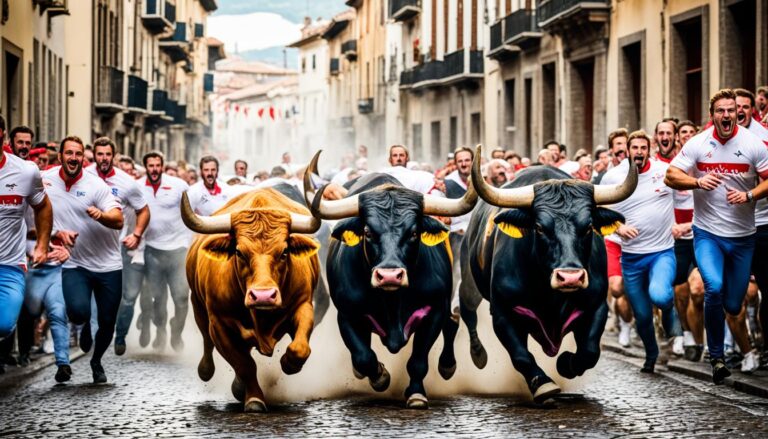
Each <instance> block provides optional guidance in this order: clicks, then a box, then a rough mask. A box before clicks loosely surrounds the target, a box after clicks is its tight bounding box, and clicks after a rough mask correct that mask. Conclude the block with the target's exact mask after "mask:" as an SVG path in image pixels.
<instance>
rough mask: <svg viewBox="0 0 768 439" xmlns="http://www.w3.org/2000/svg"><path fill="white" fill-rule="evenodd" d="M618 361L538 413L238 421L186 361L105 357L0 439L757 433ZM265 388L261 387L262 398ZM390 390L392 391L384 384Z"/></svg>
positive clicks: (284, 406)
mask: <svg viewBox="0 0 768 439" xmlns="http://www.w3.org/2000/svg"><path fill="white" fill-rule="evenodd" d="M499 357H500V356H499ZM86 359H87V356H86ZM630 361H631V360H629V361H628V360H625V359H624V358H623V357H621V356H619V355H618V354H615V353H610V352H604V355H603V358H602V359H601V361H600V362H599V364H598V366H597V368H596V369H595V370H594V371H592V373H591V375H590V376H589V377H588V378H587V379H586V380H584V381H583V382H582V383H581V384H580V385H579V386H578V387H579V388H576V389H568V388H566V390H571V391H573V392H574V393H572V394H568V395H566V396H565V397H563V398H561V399H560V400H559V401H558V402H557V403H556V404H555V405H553V406H551V407H547V408H540V407H533V406H532V405H531V404H530V403H528V402H526V401H527V400H526V398H525V397H522V396H515V395H508V396H507V395H505V396H499V395H477V396H467V395H453V396H433V397H432V399H431V402H430V404H431V407H430V409H429V410H428V411H425V412H421V411H409V410H405V409H403V408H402V401H401V399H400V398H399V395H398V394H397V393H393V396H392V397H387V398H377V397H376V396H375V395H373V392H372V391H364V390H363V391H361V390H362V389H365V386H362V387H355V386H352V387H353V388H354V389H356V390H353V391H350V392H347V394H344V393H338V392H337V393H336V394H334V395H332V397H331V398H329V399H315V400H309V401H300V402H272V403H271V404H270V412H269V413H268V414H266V415H254V414H244V413H242V412H241V409H242V406H241V404H239V403H236V402H235V400H234V399H233V398H232V397H231V395H230V394H229V390H228V389H229V386H228V385H227V383H226V381H227V380H228V379H231V372H229V371H227V373H223V374H222V373H221V372H219V375H222V379H221V380H218V381H217V380H216V379H214V381H213V382H212V383H209V384H206V383H203V382H201V381H200V380H199V379H198V377H197V374H196V369H195V367H192V366H191V365H190V364H189V363H190V362H189V361H182V360H178V359H174V357H171V356H167V355H159V354H131V353H129V354H128V355H127V356H126V358H119V359H118V358H116V357H114V356H113V355H109V356H108V357H107V358H106V362H105V366H106V369H107V373H108V374H109V377H110V382H109V384H106V385H101V386H96V385H93V384H91V382H90V381H91V380H90V370H89V369H88V363H87V361H86V360H85V359H81V360H79V361H76V362H75V363H73V369H74V371H75V376H74V380H73V382H71V383H70V384H67V385H58V386H57V385H54V381H53V377H52V374H53V371H54V369H53V368H48V369H45V370H43V371H42V372H39V373H37V374H36V375H34V376H33V377H32V378H30V379H28V380H27V381H23V382H18V383H15V384H14V385H12V386H10V387H9V386H6V387H3V388H0V436H8V437H43V436H44V437H53V436H66V437H87V436H106V435H116V436H120V437H148V436H158V437H194V436H207V437H210V436H212V435H213V436H226V437H233V436H238V437H253V436H267V437H275V436H281V437H340V436H405V435H409V436H411V435H415V436H418V437H425V436H433V437H444V436H445V435H447V434H462V435H466V436H472V437H490V436H493V437H512V436H526V437H542V436H548V437H551V436H577V437H615V436H628V437H654V436H658V437H672V436H681V437H690V436H692V435H705V436H728V437H733V436H747V437H758V436H760V435H761V434H766V433H768V401H767V400H765V399H762V398H758V397H753V396H748V395H745V394H743V393H739V392H736V391H734V390H733V389H730V388H727V387H717V388H715V387H714V386H713V385H711V384H709V383H707V382H704V381H700V380H696V379H693V378H688V377H684V376H682V375H678V374H673V373H668V372H662V374H658V375H656V376H647V375H641V374H640V373H639V372H638V366H637V365H635V364H632V363H631V362H630ZM638 364H639V363H638ZM217 366H218V367H219V368H220V371H221V370H222V369H225V368H226V365H225V364H224V363H223V361H221V359H220V358H217ZM390 370H392V369H391V368H390ZM334 373H336V372H334ZM338 373H340V374H345V375H350V376H349V379H350V380H351V381H353V382H354V383H355V384H356V385H357V383H362V382H357V381H356V380H354V378H352V377H351V373H349V374H347V371H344V370H343V369H342V372H338ZM261 375H262V374H261V373H260V376H261ZM224 376H226V379H223V378H224ZM298 376H301V374H299V375H298ZM298 376H297V377H298ZM457 377H460V375H459V374H457ZM457 377H455V378H454V379H457ZM492 377H493V376H491V378H492ZM393 378H394V377H393ZM288 379H291V378H288ZM270 381H271V379H270V378H267V379H262V380H261V382H262V385H263V387H264V388H265V391H266V393H267V397H268V398H269V397H270ZM430 382H432V383H433V384H432V388H436V387H439V384H438V382H437V381H435V380H432V381H430V380H428V381H427V385H428V386H429V384H430ZM392 387H395V388H397V389H398V390H397V392H400V391H401V389H402V387H397V380H395V379H393V386H392ZM504 387H506V386H504ZM428 389H429V387H428ZM438 393H439V392H438ZM288 399H290V397H289V398H288Z"/></svg>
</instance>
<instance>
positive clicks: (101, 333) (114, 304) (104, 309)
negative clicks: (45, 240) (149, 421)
mask: <svg viewBox="0 0 768 439" xmlns="http://www.w3.org/2000/svg"><path fill="white" fill-rule="evenodd" d="M59 155H60V158H59V160H60V161H61V166H60V167H57V168H52V169H49V170H48V171H46V172H45V173H44V174H43V182H44V184H45V186H46V190H47V191H48V195H49V196H50V197H51V203H52V204H53V210H54V215H53V223H54V229H55V230H57V233H56V235H55V236H56V238H58V239H59V240H60V241H61V242H62V243H63V244H64V245H65V246H66V247H68V248H70V249H71V254H70V258H69V259H68V260H67V261H66V262H65V263H64V265H63V270H62V275H61V277H62V286H63V290H64V300H65V302H66V305H67V314H68V316H69V320H70V321H71V322H72V323H74V324H76V325H80V324H85V326H84V327H83V330H82V334H81V338H80V347H81V348H82V349H83V351H85V352H88V351H89V350H90V349H91V343H92V340H91V337H90V333H91V330H90V324H89V322H90V319H91V296H92V295H93V297H94V298H95V299H96V308H97V314H98V316H97V317H98V324H99V329H98V330H97V331H96V340H95V343H93V348H94V349H93V357H91V371H92V372H93V382H94V383H105V382H107V375H106V373H105V372H104V367H103V366H102V364H101V358H102V356H103V355H104V352H105V351H106V350H107V347H109V343H110V342H111V341H112V335H113V333H114V331H115V319H116V318H117V310H118V308H119V306H120V298H121V296H122V293H121V286H122V268H123V261H122V259H121V258H120V240H119V236H120V229H122V227H123V214H122V212H121V210H120V203H119V202H118V201H117V199H116V198H115V197H114V196H113V195H112V191H111V189H110V188H109V186H107V184H106V183H104V182H103V181H102V180H101V179H100V178H98V177H96V176H95V175H93V174H92V173H90V172H84V171H83V161H84V159H85V146H84V145H83V141H82V140H80V138H78V137H75V136H70V137H66V138H65V139H64V140H62V141H61V145H60V147H59Z"/></svg>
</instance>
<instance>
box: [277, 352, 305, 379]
mask: <svg viewBox="0 0 768 439" xmlns="http://www.w3.org/2000/svg"><path fill="white" fill-rule="evenodd" d="M280 367H281V368H282V369H283V372H285V374H286V375H293V374H296V373H299V371H301V368H302V367H304V362H303V361H302V362H297V361H296V360H295V359H291V358H288V355H287V354H286V355H283V356H282V357H280Z"/></svg>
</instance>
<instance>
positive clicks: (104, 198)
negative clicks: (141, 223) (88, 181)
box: [94, 180, 121, 212]
mask: <svg viewBox="0 0 768 439" xmlns="http://www.w3.org/2000/svg"><path fill="white" fill-rule="evenodd" d="M94 181H95V180H94ZM100 183H101V184H99V185H98V187H97V188H96V193H95V195H94V201H95V205H96V207H98V208H99V209H100V210H101V211H102V212H109V211H110V210H112V209H120V208H121V206H120V203H118V202H117V198H115V196H114V195H112V191H111V190H110V188H109V186H107V184H106V183H104V182H100Z"/></svg>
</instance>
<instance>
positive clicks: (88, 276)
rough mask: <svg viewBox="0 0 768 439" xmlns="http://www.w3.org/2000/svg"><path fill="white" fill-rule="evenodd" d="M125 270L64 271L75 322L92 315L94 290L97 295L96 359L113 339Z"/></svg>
mask: <svg viewBox="0 0 768 439" xmlns="http://www.w3.org/2000/svg"><path fill="white" fill-rule="evenodd" d="M122 274H123V270H115V271H108V272H106V273H96V272H93V271H89V270H86V269H84V268H80V267H77V268H65V269H64V270H63V271H62V274H61V278H62V284H63V286H64V300H65V301H66V304H67V315H68V316H69V319H70V320H71V321H72V323H74V324H76V325H80V324H83V323H87V322H88V321H89V320H90V319H91V294H93V296H94V297H95V298H96V306H97V308H98V312H97V314H98V316H97V319H98V322H99V329H98V330H97V331H96V337H94V344H93V357H92V359H91V361H92V362H97V363H98V362H100V361H101V357H102V356H103V355H104V352H105V351H106V350H107V348H108V347H109V343H110V342H112V335H113V334H114V333H115V320H117V310H118V308H119V307H120V298H121V297H122V277H123V276H122ZM89 326H90V325H89ZM83 330H89V328H88V327H86V328H84V329H83Z"/></svg>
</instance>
